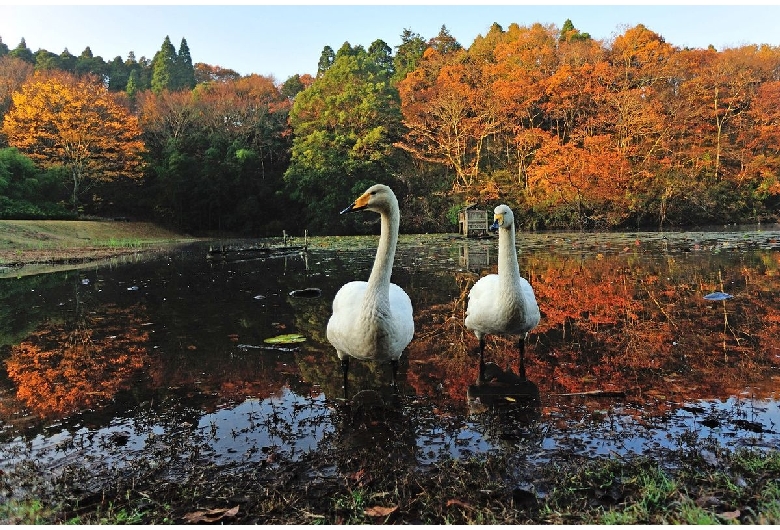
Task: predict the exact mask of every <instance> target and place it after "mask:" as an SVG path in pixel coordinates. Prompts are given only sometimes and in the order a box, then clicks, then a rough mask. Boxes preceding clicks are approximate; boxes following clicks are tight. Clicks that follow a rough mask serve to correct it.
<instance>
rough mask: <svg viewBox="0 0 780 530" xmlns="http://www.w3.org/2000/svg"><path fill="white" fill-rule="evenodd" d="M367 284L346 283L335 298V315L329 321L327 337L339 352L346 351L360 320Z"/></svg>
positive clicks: (358, 282)
mask: <svg viewBox="0 0 780 530" xmlns="http://www.w3.org/2000/svg"><path fill="white" fill-rule="evenodd" d="M367 287H368V283H367V282H360V281H355V282H349V283H345V284H344V285H343V286H342V287H341V289H339V290H338V292H337V293H336V296H335V297H334V298H333V314H332V315H331V317H330V320H328V326H327V329H326V335H327V337H328V341H329V342H330V343H331V344H332V345H333V346H334V347H335V348H336V350H338V351H345V350H346V344H347V340H348V338H349V336H350V333H351V332H352V330H353V327H354V326H355V323H356V322H357V320H358V316H359V312H360V307H361V306H362V301H363V297H364V296H365V293H366V288H367Z"/></svg>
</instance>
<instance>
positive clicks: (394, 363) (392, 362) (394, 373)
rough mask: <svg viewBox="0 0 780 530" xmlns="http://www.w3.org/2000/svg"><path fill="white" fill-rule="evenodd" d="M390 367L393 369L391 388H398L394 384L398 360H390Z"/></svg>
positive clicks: (396, 384)
mask: <svg viewBox="0 0 780 530" xmlns="http://www.w3.org/2000/svg"><path fill="white" fill-rule="evenodd" d="M390 366H391V367H392V369H393V388H395V387H397V386H398V383H396V380H395V378H396V376H397V375H398V359H391V360H390Z"/></svg>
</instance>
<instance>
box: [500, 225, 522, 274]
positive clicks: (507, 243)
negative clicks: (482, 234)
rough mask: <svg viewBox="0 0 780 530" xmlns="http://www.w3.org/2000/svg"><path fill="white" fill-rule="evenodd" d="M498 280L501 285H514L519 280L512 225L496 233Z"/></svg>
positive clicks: (513, 226)
mask: <svg viewBox="0 0 780 530" xmlns="http://www.w3.org/2000/svg"><path fill="white" fill-rule="evenodd" d="M498 278H499V281H500V282H501V284H502V285H515V284H516V283H517V282H518V281H519V279H520V266H519V265H518V263H517V248H516V247H515V225H514V223H512V224H511V225H510V226H509V228H501V229H500V230H499V231H498Z"/></svg>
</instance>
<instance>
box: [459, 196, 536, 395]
mask: <svg viewBox="0 0 780 530" xmlns="http://www.w3.org/2000/svg"><path fill="white" fill-rule="evenodd" d="M493 214H494V215H493V225H492V226H491V227H490V231H492V232H495V231H498V274H488V275H487V276H484V277H482V278H480V279H479V281H477V283H475V284H474V286H473V287H472V288H471V291H469V297H468V307H467V308H466V320H465V325H466V328H468V329H470V330H472V331H473V332H474V334H475V335H476V336H477V339H479V378H480V381H482V380H484V374H485V360H484V351H485V335H520V339H519V341H518V349H519V351H520V377H521V378H522V379H525V363H524V357H525V339H526V336H527V335H528V332H529V331H531V330H532V329H534V328H535V327H536V326H537V325H538V324H539V319H540V315H539V306H538V305H537V304H536V297H535V296H534V290H533V288H532V287H531V284H529V283H528V281H527V280H526V279H525V278H523V277H521V276H520V269H519V266H518V264H517V249H516V248H515V217H514V214H513V213H512V210H511V209H510V208H509V207H508V206H507V205H505V204H502V205H500V206H496V208H495V210H494V211H493Z"/></svg>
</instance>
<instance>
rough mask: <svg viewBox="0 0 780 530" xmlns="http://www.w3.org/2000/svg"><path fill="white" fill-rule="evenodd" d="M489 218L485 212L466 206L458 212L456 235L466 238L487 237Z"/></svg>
mask: <svg viewBox="0 0 780 530" xmlns="http://www.w3.org/2000/svg"><path fill="white" fill-rule="evenodd" d="M489 226H490V224H489V218H488V212H487V210H482V209H478V208H475V207H474V206H468V207H466V208H464V209H462V210H461V211H460V212H458V233H459V234H461V235H464V236H466V237H472V236H486V235H488V227H489Z"/></svg>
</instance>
